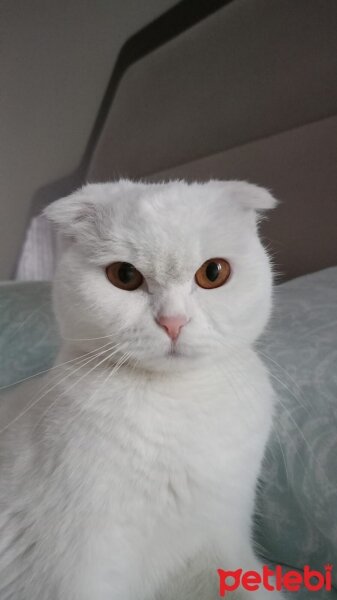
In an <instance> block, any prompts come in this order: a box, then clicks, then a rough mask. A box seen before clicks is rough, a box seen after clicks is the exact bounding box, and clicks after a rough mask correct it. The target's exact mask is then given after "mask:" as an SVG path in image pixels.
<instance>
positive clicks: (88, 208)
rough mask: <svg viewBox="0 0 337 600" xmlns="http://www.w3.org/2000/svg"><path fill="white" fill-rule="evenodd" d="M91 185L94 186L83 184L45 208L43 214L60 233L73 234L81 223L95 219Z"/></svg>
mask: <svg viewBox="0 0 337 600" xmlns="http://www.w3.org/2000/svg"><path fill="white" fill-rule="evenodd" d="M92 187H94V186H90V185H88V186H85V187H84V188H81V189H79V190H77V191H76V192H74V193H73V194H71V195H70V196H67V197H66V198H61V199H60V200H56V201H55V202H52V203H51V204H49V206H47V208H45V210H44V211H43V214H44V215H45V216H46V217H47V219H49V220H50V221H52V223H54V224H55V225H56V227H57V229H58V230H59V231H60V232H61V233H63V234H64V235H67V236H68V235H70V236H74V235H75V234H76V232H78V231H80V230H81V229H82V228H83V225H86V224H87V223H88V222H92V223H93V222H94V221H95V216H96V209H95V204H94V202H95V200H94V198H95V195H94V193H93V190H92V189H91V188H92Z"/></svg>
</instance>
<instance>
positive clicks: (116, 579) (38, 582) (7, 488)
mask: <svg viewBox="0 0 337 600" xmlns="http://www.w3.org/2000/svg"><path fill="white" fill-rule="evenodd" d="M116 185H117V188H116ZM116 185H115V186H113V185H111V186H110V188H109V187H105V195H106V198H107V199H105V198H104V200H102V202H103V204H104V211H105V216H106V215H107V212H106V211H107V207H108V214H110V217H111V221H110V226H109V227H108V228H107V223H106V221H105V220H104V219H102V218H101V220H100V225H97V222H96V225H94V224H93V219H94V217H93V213H92V210H91V209H92V207H91V209H88V200H87V199H86V201H85V202H83V198H82V200H78V201H77V203H76V202H75V208H76V210H78V208H79V207H80V208H81V211H82V212H81V216H79V215H78V214H77V216H76V219H75V218H74V215H72V216H71V215H70V213H69V214H68V216H67V219H66V221H67V223H69V224H70V222H71V220H72V219H73V221H72V222H73V224H74V228H75V229H76V228H77V229H78V231H77V232H76V233H75V229H74V230H73V232H72V234H73V235H75V236H78V237H75V241H73V242H72V243H71V245H70V249H68V250H67V251H66V252H65V256H64V259H63V261H61V264H60V267H59V272H58V275H57V278H56V286H55V304H56V312H57V314H58V317H59V321H60V324H61V331H62V333H63V335H64V337H67V338H68V339H67V340H65V342H64V345H63V348H62V349H61V351H60V354H59V356H58V358H57V361H56V364H63V363H64V366H62V367H59V368H55V369H54V370H52V371H51V372H50V373H49V374H48V375H47V376H46V377H44V379H43V381H42V383H41V382H40V383H39V384H38V385H37V384H36V383H34V381H33V382H29V383H28V384H27V383H26V384H25V385H23V386H21V387H18V388H17V389H16V390H13V391H12V392H11V393H10V395H9V397H8V398H7V399H4V400H3V403H2V406H1V411H2V419H1V423H2V429H4V428H6V429H5V430H4V431H3V432H2V434H1V436H0V449H1V450H0V451H1V454H0V457H1V459H2V470H1V474H0V481H1V488H0V509H1V512H0V531H1V537H0V600H14V599H15V600H32V599H34V600H136V599H137V600H153V599H154V598H155V599H159V598H160V599H165V600H166V598H170V600H171V599H172V600H173V598H175V599H176V600H192V599H193V600H215V599H216V598H217V597H218V593H219V580H218V575H217V569H218V568H223V569H231V570H235V569H238V568H242V569H243V570H259V569H260V563H259V562H258V560H257V559H256V558H255V556H254V554H253V550H252V543H251V516H252V512H253V506H254V497H255V488H256V481H257V476H258V473H259V470H260V466H261V461H262V457H263V452H264V447H265V443H266V440H267V438H268V435H269V433H270V429H271V421H272V413H273V403H274V401H273V391H272V388H271V386H270V383H269V379H268V375H267V372H266V369H265V367H264V365H263V364H262V363H261V362H260V360H259V358H258V357H257V356H256V354H255V352H254V350H253V346H252V344H253V341H254V339H255V338H256V336H257V335H258V333H260V331H261V329H262V328H263V325H264V323H265V321H266V319H267V318H268V314H269V307H270V289H271V286H270V270H269V263H268V260H267V258H266V255H265V252H264V250H263V249H262V247H261V245H260V243H259V242H258V238H257V235H256V229H255V216H254V215H255V212H254V210H253V209H254V208H262V206H257V205H255V206H252V210H251V209H250V208H248V209H247V208H245V207H244V206H243V207H242V206H240V207H239V202H240V200H237V201H236V200H235V199H233V198H229V207H230V206H231V203H233V202H235V201H236V202H237V208H236V207H234V208H233V209H230V210H231V212H232V215H231V216H230V219H229V220H230V224H229V226H230V227H233V226H235V223H237V227H238V226H239V223H240V222H242V223H243V225H242V228H243V229H242V236H241V239H239V238H240V236H238V235H237V232H231V231H230V230H228V231H227V240H226V225H225V226H224V227H222V232H221V231H220V232H219V233H221V235H213V236H211V238H212V239H211V238H209V239H205V240H202V241H200V237H201V234H198V231H196V228H194V231H193V232H192V233H193V235H194V237H195V239H194V240H193V235H192V236H191V237H190V239H189V240H185V241H184V232H187V231H188V228H190V227H191V226H192V225H193V217H191V223H190V224H188V223H186V222H184V221H183V219H184V216H185V217H186V214H187V213H186V208H187V207H188V208H189V210H191V209H192V211H193V206H192V207H191V204H190V202H191V200H192V198H193V196H192V194H191V192H193V193H194V196H195V198H196V200H195V202H196V206H195V214H196V215H198V213H199V217H198V219H199V221H200V216H201V214H202V215H203V216H204V217H205V206H204V200H205V199H206V201H207V193H210V194H211V195H212V194H213V195H216V194H218V196H219V197H218V196H216V200H215V201H214V202H213V200H212V202H213V206H212V202H210V204H209V207H210V211H211V213H212V210H214V208H215V204H216V205H219V201H220V200H219V198H221V196H220V191H221V189H220V188H221V185H223V186H225V191H226V185H227V186H229V188H227V192H228V193H229V192H230V191H231V189H232V188H233V189H234V190H235V189H236V186H238V187H240V185H241V186H243V188H241V189H243V192H242V194H243V196H244V195H245V194H247V189H248V190H250V188H252V190H253V191H254V193H255V195H257V197H258V198H260V199H261V197H262V200H261V202H262V204H263V201H266V198H267V197H268V198H270V197H269V195H268V194H267V192H264V191H263V190H259V189H258V188H254V187H253V186H247V185H246V186H245V184H236V183H235V184H217V183H210V184H208V186H200V185H199V186H194V187H193V186H186V184H183V183H175V184H170V185H171V187H170V186H169V185H168V186H157V187H156V186H149V188H147V186H144V185H141V184H139V185H138V186H137V185H136V184H131V183H127V182H125V183H122V184H120V186H121V188H120V187H118V184H116ZM231 185H232V188H231V187H230V186H231ZM123 186H124V187H123ZM212 186H213V187H212ZM94 187H95V186H92V188H94ZM89 188H90V186H89ZM103 188H104V186H99V187H97V188H96V189H97V192H98V194H97V195H96V199H97V197H98V198H100V194H101V193H102V189H103ZM87 189H88V188H87ZM129 189H130V190H131V192H132V193H136V192H137V191H139V190H140V191H141V192H144V195H145V199H144V201H143V203H142V202H141V200H139V199H138V198H137V196H135V199H136V200H137V201H138V202H139V205H138V206H139V208H138V207H136V205H135V204H132V202H133V201H132V200H131V201H130V202H129V204H130V209H131V213H130V214H132V212H136V213H137V210H139V211H140V214H138V215H137V214H136V216H135V223H133V224H132V225H131V226H130V230H131V233H130V235H129V239H128V238H127V234H125V237H124V236H123V235H119V237H118V238H117V237H116V233H115V232H122V230H123V226H125V227H126V229H127V226H128V224H127V222H126V221H127V220H126V217H125V212H124V213H123V214H122V218H120V217H118V216H117V214H116V215H115V219H113V217H112V215H111V213H112V212H113V210H114V208H111V207H114V202H115V203H116V200H114V198H111V192H114V191H115V190H116V191H117V192H119V194H121V192H123V190H125V196H126V201H125V202H126V203H127V199H128V195H127V194H128V192H129ZM162 190H163V194H162V196H163V197H162V198H159V200H158V191H159V192H160V193H161V192H162ZM177 190H178V192H180V193H181V194H182V199H183V201H182V205H183V207H182V208H179V206H178V207H177V215H173V217H172V212H168V214H167V215H166V219H163V217H160V218H159V217H158V219H159V220H160V224H159V225H158V223H157V224H156V223H154V227H153V229H151V218H152V219H153V214H152V216H151V211H155V210H157V209H158V206H165V201H166V206H167V205H168V206H169V205H170V203H172V202H177ZM257 190H258V191H257ZM205 192H206V196H205ZM156 193H157V196H156ZM151 194H152V195H153V194H154V198H153V197H151ZM165 194H166V196H167V198H166V197H165ZM198 194H199V198H198ZM259 194H260V196H259ZM264 194H265V196H264ZM184 195H185V197H186V200H185V198H184ZM261 195H262V196H261ZM148 196H150V199H148ZM248 196H249V194H248ZM253 196H254V194H253ZM129 197H130V196H129ZM171 197H172V198H171ZM102 198H103V195H102ZM94 200H95V198H94ZM251 201H252V203H254V197H252V199H251ZM98 202H99V200H98ZM117 202H118V200H117ZM225 202H226V201H225ZM269 202H270V205H271V204H272V200H271V199H270V201H269ZM62 203H63V201H60V203H59V204H60V208H61V209H62V215H64V214H65V212H66V210H65V205H64V204H62ZM56 204H57V203H56ZM70 205H72V201H71V200H70V201H69V206H70ZM186 205H187V206H186ZM263 207H264V208H266V207H267V206H263ZM83 210H84V213H83ZM90 210H91V212H90ZM95 210H96V208H95ZM118 210H119V214H121V213H122V212H123V211H124V210H125V208H123V209H121V208H119V209H117V211H118ZM86 211H87V214H86ZM253 213H254V215H253ZM144 214H147V216H148V219H150V226H149V230H146V227H145V233H144V223H143V224H142V223H141V222H140V221H141V219H142V217H143V216H144ZM154 214H155V213H154ZM88 215H89V216H88ZM225 215H226V213H225ZM51 216H52V217H53V215H51ZM101 216H102V215H101ZM227 216H228V213H227ZM95 218H96V217H95ZM172 219H173V221H172ZM181 219H182V222H181V224H180V226H179V228H178V226H177V225H178V224H179V223H180V220H181ZM54 220H56V221H58V222H60V218H57V216H55V218H54ZM98 220H99V219H98ZM170 220H171V222H170ZM205 220H206V222H205V223H202V224H200V229H203V228H206V227H207V226H209V224H208V223H207V218H206V219H205ZM245 221H246V225H245V224H244V223H245ZM89 222H90V225H89V228H90V227H91V228H93V227H97V228H98V230H99V234H96V235H97V248H96V251H97V259H96V260H97V261H98V262H100V263H101V264H102V265H106V264H109V262H113V261H114V260H118V259H119V260H124V261H127V264H129V263H132V264H136V266H137V269H139V270H140V271H141V272H142V274H143V276H144V281H143V284H142V285H146V288H139V290H134V291H125V290H121V289H118V288H116V287H114V286H112V285H111V283H110V282H109V281H108V280H107V278H106V275H105V273H104V270H103V272H102V269H98V267H97V266H96V265H94V262H95V260H94V259H93V256H94V254H95V249H94V246H93V239H92V238H90V235H91V236H92V235H93V233H92V231H91V234H90V235H89V233H90V229H88V230H87V229H86V230H82V231H79V230H80V229H81V228H83V227H85V228H86V227H87V226H88V223H89ZM139 222H140V224H139ZM174 222H175V223H176V227H177V229H176V230H174V228H173V224H174ZM138 226H139V227H140V228H141V229H140V230H139V231H141V232H142V233H138V237H139V238H140V239H138V241H137V240H136V237H137V234H135V231H137V227H138ZM104 227H105V228H106V229H105V230H103V229H104ZM114 227H116V230H115V231H114ZM227 227H228V220H227ZM160 230H161V231H160ZM246 230H247V231H249V232H251V233H248V234H247V233H246ZM107 231H110V232H111V239H110V240H109V239H108V234H107ZM151 231H152V238H151ZM88 232H89V233H88ZM165 232H166V233H167V235H164V234H165ZM234 233H236V234H235V235H234ZM156 234H157V236H158V238H157V239H156ZM142 235H143V237H142ZM81 239H82V240H84V245H83V248H82V247H81V242H80V241H79V240H81ZM109 244H110V246H111V249H110V256H109V258H108V257H106V258H105V256H106V253H107V252H108V253H109V250H108V245H109ZM123 244H124V245H125V247H124V248H123ZM147 244H149V245H147ZM179 244H181V246H179ZM221 244H222V245H223V248H222V247H221ZM226 245H227V247H226ZM204 246H205V247H204ZM130 247H131V248H132V250H130ZM128 252H129V253H128ZM205 252H206V254H205ZM132 253H133V256H131V255H132ZM250 253H255V255H254V257H250V256H249V255H250ZM220 256H223V257H225V258H226V259H228V260H229V262H230V264H231V269H232V271H231V280H229V282H228V283H226V285H224V286H223V287H221V288H220V287H219V288H218V289H201V290H199V289H197V287H196V286H195V283H194V280H193V273H194V272H195V271H196V270H197V268H198V266H199V265H200V264H202V263H203V262H204V261H205V260H207V259H209V258H211V257H220ZM252 258H253V260H252ZM249 261H251V262H250V263H249ZM244 262H245V263H246V264H248V265H249V266H250V269H248V266H247V267H245V265H244ZM81 263H83V265H85V266H84V267H83V271H84V275H83V276H82V275H81V273H79V265H80V264H81ZM123 264H124V263H123ZM154 267H155V268H154ZM245 268H247V271H246V281H245V282H244V281H242V279H241V281H240V276H241V277H243V275H244V274H245ZM182 269H185V276H181V275H182V273H181V272H182ZM249 270H250V271H253V272H250V273H249ZM235 277H237V283H235ZM191 280H192V283H191ZM145 281H146V284H145ZM247 283H248V287H247V285H246V284H247ZM235 285H236V286H237V287H236V289H235ZM254 285H255V289H254ZM227 286H228V287H227ZM230 286H232V287H230ZM226 287H227V290H228V291H227V294H228V295H227V297H226V294H225V289H226ZM233 288H234V290H233ZM245 288H246V289H245ZM231 289H232V293H233V291H234V293H238V292H240V290H241V292H242V296H241V298H240V296H237V298H236V305H234V303H233V297H231V294H230V290H231ZM110 294H111V296H110ZM137 294H138V296H137ZM198 294H201V296H198ZM102 295H103V296H104V299H103V298H102ZM116 295H117V300H116ZM248 299H249V302H250V306H251V307H252V306H254V307H255V308H253V310H250V309H249V308H248V307H247V306H246V302H247V301H248ZM124 300H125V301H124ZM95 302H96V304H95ZM128 302H133V303H135V304H133V305H132V307H131V305H128V304H127V303H128ZM240 302H242V306H241V308H240ZM204 303H206V304H204ZM209 303H210V304H211V309H206V310H205V306H208V305H209ZM109 305H111V310H112V317H111V322H110V321H109V316H108V315H109ZM149 305H150V307H151V308H150V309H149ZM95 310H96V313H97V314H96V315H95V314H93V312H94V311H95ZM207 310H208V313H207ZM90 311H91V312H90ZM152 311H153V314H154V315H155V317H153V316H152ZM169 311H171V315H172V314H173V315H175V314H178V313H179V314H180V315H181V314H182V313H183V314H184V316H185V317H186V319H185V321H184V326H183V327H182V326H181V331H180V335H179V336H177V335H175V334H174V335H173V334H172V336H171V338H170V337H169V335H168V334H167V333H168V331H169V330H167V331H166V330H165V331H164V330H163V327H164V326H160V325H158V320H159V316H158V314H159V313H160V314H161V313H163V312H164V313H165V314H167V313H168V312H169ZM221 311H223V312H222V313H221ZM206 313H207V314H206ZM226 313H227V314H226ZM221 314H222V315H223V316H222V318H220V321H221V324H219V323H218V330H217V331H215V329H214V330H213V328H214V323H215V322H216V321H218V320H219V317H220V315H221ZM155 319H157V322H155ZM237 319H239V321H240V323H241V324H242V327H241V328H240V329H238V330H237V334H235V331H236V330H235V328H237ZM152 321H153V323H152ZM165 328H166V325H165ZM110 330H111V339H114V341H115V344H114V345H112V344H108V342H109V340H110V337H109V338H108V342H107V338H106V337H104V336H106V335H107V331H108V332H109V331H110ZM178 333H179V331H178ZM224 335H225V336H226V335H227V340H226V338H224V337H223V336H224ZM75 340H76V341H75ZM116 344H117V345H116ZM96 349H97V350H96ZM82 355H83V358H78V357H81V356H82ZM27 409H29V410H27ZM240 594H241V596H240V597H242V598H245V597H246V595H247V597H248V598H249V597H251V596H253V597H256V598H258V599H262V598H265V597H267V596H268V597H270V593H268V592H266V591H265V590H263V589H260V590H259V591H257V592H245V591H244V590H241V592H240ZM245 594H246V595H245ZM272 597H273V598H274V600H275V599H276V597H278V593H277V592H275V593H273V594H272Z"/></svg>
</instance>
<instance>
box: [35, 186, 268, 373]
mask: <svg viewBox="0 0 337 600" xmlns="http://www.w3.org/2000/svg"><path fill="white" fill-rule="evenodd" d="M275 204H276V202H275V200H274V198H273V197H272V196H271V195H270V194H269V192H268V191H266V190H265V189H262V188H260V187H257V186H255V185H252V184H248V183H244V182H238V181H228V182H221V181H210V182H209V183H205V184H199V183H193V184H187V183H185V182H183V181H172V182H169V183H163V184H144V183H135V182H131V181H125V180H122V181H119V182H116V183H106V184H92V185H87V186H85V187H84V188H82V189H81V190H79V191H77V192H75V193H74V194H73V195H72V196H70V197H68V198H65V199H62V200H58V201H57V202H54V203H53V204H51V205H50V206H49V207H48V208H47V209H46V211H45V212H46V215H47V217H48V218H49V219H51V220H52V221H53V222H54V223H56V225H57V226H58V229H59V231H60V232H61V234H63V236H64V237H65V238H67V240H68V243H67V245H66V249H65V251H64V253H63V256H62V257H61V260H60V263H59V265H58V269H57V273H56V277H55V283H54V301H55V309H56V314H57V318H58V321H59V325H60V329H61V334H62V335H63V337H64V338H66V339H67V340H68V343H73V344H78V345H80V347H81V348H82V349H83V350H84V351H85V350H86V349H88V350H91V349H92V348H93V344H94V346H95V347H100V346H102V347H104V344H106V343H108V342H109V341H113V343H114V344H115V347H114V349H113V351H114V352H115V355H114V357H115V359H116V360H117V359H118V358H121V357H122V356H124V355H126V359H128V360H129V361H131V362H137V364H138V365H140V366H142V367H145V368H147V369H152V368H153V369H156V370H158V369H159V370H160V369H166V368H174V366H178V365H179V364H180V365H181V364H185V366H186V361H187V362H189V363H190V364H193V363H194V364H197V363H198V361H199V360H210V359H211V360H215V359H216V358H219V357H221V356H223V355H224V354H225V353H228V352H231V349H234V348H236V347H237V346H238V344H241V343H244V344H251V343H252V342H253V341H254V340H255V339H256V338H257V337H258V336H259V335H260V333H261V332H262V330H263V328H264V326H265V324H266V321H267V319H268V317H269V313H270V307H271V287H272V276H271V268H270V262H269V259H268V256H267V254H266V251H265V249H264V248H263V246H262V244H261V242H260V240H259V237H258V232H257V221H258V215H259V214H260V212H261V211H264V210H266V209H269V208H272V207H274V206H275ZM107 336H111V337H107ZM69 340H73V341H71V342H70V341H69ZM75 340H76V341H75ZM103 356H104V355H103Z"/></svg>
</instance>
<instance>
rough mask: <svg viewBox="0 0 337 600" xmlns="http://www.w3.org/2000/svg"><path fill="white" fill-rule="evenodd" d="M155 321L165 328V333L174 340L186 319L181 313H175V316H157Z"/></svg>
mask: <svg viewBox="0 0 337 600" xmlns="http://www.w3.org/2000/svg"><path fill="white" fill-rule="evenodd" d="M157 323H158V325H160V326H161V327H162V328H163V329H165V331H166V333H167V335H169V336H170V338H171V339H172V340H176V339H177V337H178V335H179V333H180V330H181V329H182V327H184V325H186V323H187V319H186V317H184V316H182V315H177V316H176V317H165V316H161V317H158V319H157Z"/></svg>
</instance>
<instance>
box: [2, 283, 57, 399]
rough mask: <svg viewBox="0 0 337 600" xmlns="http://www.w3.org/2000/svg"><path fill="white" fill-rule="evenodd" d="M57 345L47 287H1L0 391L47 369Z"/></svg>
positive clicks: (4, 284) (28, 285) (43, 284)
mask: <svg viewBox="0 0 337 600" xmlns="http://www.w3.org/2000/svg"><path fill="white" fill-rule="evenodd" d="M58 345H59V338H58V334H57V327H56V323H55V319H54V316H53V312H52V305H51V296H50V284H49V283H46V282H39V283H32V282H31V283H25V282H22V283H21V282H20V283H15V282H9V283H1V284H0V388H1V387H4V386H8V385H10V384H13V383H16V382H19V381H21V380H22V379H25V378H26V377H30V376H31V375H35V374H36V373H39V372H40V371H43V370H45V369H48V368H49V367H50V366H51V364H52V362H53V360H54V357H55V355H56V352H57V348H58Z"/></svg>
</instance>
